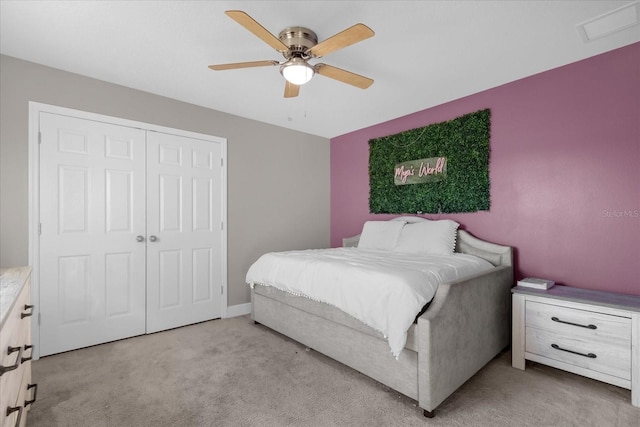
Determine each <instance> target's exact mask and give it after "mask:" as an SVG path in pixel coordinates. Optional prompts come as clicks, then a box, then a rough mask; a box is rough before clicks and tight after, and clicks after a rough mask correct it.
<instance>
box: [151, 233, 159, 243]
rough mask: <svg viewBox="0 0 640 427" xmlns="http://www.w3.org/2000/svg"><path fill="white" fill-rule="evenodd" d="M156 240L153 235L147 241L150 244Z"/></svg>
mask: <svg viewBox="0 0 640 427" xmlns="http://www.w3.org/2000/svg"><path fill="white" fill-rule="evenodd" d="M156 240H158V238H157V237H156V236H154V235H153V234H152V235H151V236H149V241H150V242H155V241H156Z"/></svg>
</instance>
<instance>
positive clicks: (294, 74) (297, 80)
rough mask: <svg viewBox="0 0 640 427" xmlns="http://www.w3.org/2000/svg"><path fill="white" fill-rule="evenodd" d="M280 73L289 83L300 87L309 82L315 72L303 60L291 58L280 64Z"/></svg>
mask: <svg viewBox="0 0 640 427" xmlns="http://www.w3.org/2000/svg"><path fill="white" fill-rule="evenodd" d="M280 73H282V75H283V76H284V78H285V79H286V80H287V81H288V82H289V83H291V84H294V85H296V86H301V85H303V84H305V83H307V82H308V81H309V80H311V78H312V77H313V75H314V74H315V70H314V69H313V67H312V66H311V65H309V64H307V62H306V61H305V60H304V59H302V58H291V59H290V60H289V61H287V62H285V63H284V64H282V66H281V67H280Z"/></svg>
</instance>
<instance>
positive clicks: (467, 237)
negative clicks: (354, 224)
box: [342, 230, 513, 267]
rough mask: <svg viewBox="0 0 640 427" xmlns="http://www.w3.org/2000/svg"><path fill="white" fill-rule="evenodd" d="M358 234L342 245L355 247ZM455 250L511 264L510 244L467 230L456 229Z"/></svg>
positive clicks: (494, 263) (344, 240) (343, 241)
mask: <svg viewBox="0 0 640 427" xmlns="http://www.w3.org/2000/svg"><path fill="white" fill-rule="evenodd" d="M359 241H360V235H359V234H358V235H356V236H351V237H345V238H344V239H342V246H343V247H357V246H358V242H359ZM456 252H459V253H463V254H469V255H475V256H477V257H480V258H483V259H486V260H487V261H489V262H490V263H491V264H493V265H495V266H496V267H497V266H501V265H505V266H512V265H513V250H512V248H511V247H510V246H503V245H498V244H496V243H491V242H487V241H485V240H481V239H478V238H477V237H474V236H472V235H471V234H470V233H469V232H467V231H464V230H458V234H457V238H456Z"/></svg>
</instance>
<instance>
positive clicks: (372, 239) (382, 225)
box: [358, 221, 405, 251]
mask: <svg viewBox="0 0 640 427" xmlns="http://www.w3.org/2000/svg"><path fill="white" fill-rule="evenodd" d="M404 224H405V222H404V221H367V222H365V223H364V226H363V227H362V234H361V235H360V241H359V242H358V248H360V249H380V250H385V251H392V250H393V249H394V248H395V246H396V243H397V242H398V238H399V237H400V232H401V231H402V227H404Z"/></svg>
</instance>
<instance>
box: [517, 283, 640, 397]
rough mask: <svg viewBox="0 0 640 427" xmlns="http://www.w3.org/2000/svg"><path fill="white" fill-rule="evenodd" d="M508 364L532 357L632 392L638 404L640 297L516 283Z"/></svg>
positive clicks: (560, 286)
mask: <svg viewBox="0 0 640 427" xmlns="http://www.w3.org/2000/svg"><path fill="white" fill-rule="evenodd" d="M511 292H512V301H513V322H512V334H513V339H512V362H511V364H512V366H513V367H514V368H518V369H523V370H524V368H525V360H531V361H534V362H538V363H543V364H545V365H549V366H553V367H554V368H558V369H563V370H565V371H569V372H573V373H575V374H579V375H583V376H585V377H589V378H593V379H596V380H599V381H603V382H606V383H609V384H614V385H616V386H619V387H623V388H626V389H629V390H631V404H632V405H633V406H638V407H640V296H633V295H626V294H617V293H611V292H604V291H594V290H588V289H579V288H573V287H570V286H562V285H556V286H554V287H552V288H551V289H548V290H538V289H531V288H524V287H521V286H516V287H515V288H513V289H512V290H511Z"/></svg>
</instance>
